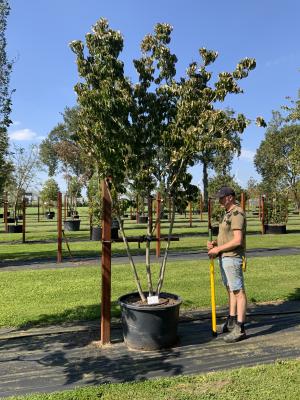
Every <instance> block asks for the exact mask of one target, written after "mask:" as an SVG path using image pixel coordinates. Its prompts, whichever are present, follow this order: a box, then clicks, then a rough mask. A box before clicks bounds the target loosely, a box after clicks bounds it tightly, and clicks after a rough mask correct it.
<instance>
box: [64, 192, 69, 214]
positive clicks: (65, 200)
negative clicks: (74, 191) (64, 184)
mask: <svg viewBox="0 0 300 400" xmlns="http://www.w3.org/2000/svg"><path fill="white" fill-rule="evenodd" d="M67 207H68V204H67V195H66V194H65V195H64V220H66V219H67Z"/></svg>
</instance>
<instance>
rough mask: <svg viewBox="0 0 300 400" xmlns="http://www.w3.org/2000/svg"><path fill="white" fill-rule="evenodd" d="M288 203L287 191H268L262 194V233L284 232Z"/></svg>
mask: <svg viewBox="0 0 300 400" xmlns="http://www.w3.org/2000/svg"><path fill="white" fill-rule="evenodd" d="M288 205H289V201H288V195H287V193H284V192H275V193H274V192H273V193H272V192H270V193H268V194H267V195H264V221H263V223H264V233H271V234H272V233H273V234H282V233H286V225H287V221H288Z"/></svg>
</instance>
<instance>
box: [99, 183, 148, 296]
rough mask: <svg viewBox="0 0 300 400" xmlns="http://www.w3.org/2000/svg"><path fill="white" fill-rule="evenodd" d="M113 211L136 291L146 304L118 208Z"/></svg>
mask: <svg viewBox="0 0 300 400" xmlns="http://www.w3.org/2000/svg"><path fill="white" fill-rule="evenodd" d="M107 189H108V193H109V196H110V199H111V203H112V204H113V199H112V194H111V191H110V188H109V185H107ZM115 209H116V218H117V220H118V223H119V226H120V231H121V234H122V238H123V242H124V244H125V248H126V252H127V256H128V259H129V262H130V266H131V268H132V271H133V275H134V279H135V283H136V286H137V290H138V292H139V295H140V298H141V300H142V301H143V302H144V303H145V302H146V297H145V295H144V293H143V290H142V286H141V282H140V279H139V276H138V272H137V269H136V266H135V263H134V261H133V258H132V255H131V252H130V247H129V243H128V240H127V237H126V234H125V231H124V227H123V224H122V221H121V217H120V212H119V207H115Z"/></svg>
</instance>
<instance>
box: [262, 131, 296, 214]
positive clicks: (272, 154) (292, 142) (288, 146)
mask: <svg viewBox="0 0 300 400" xmlns="http://www.w3.org/2000/svg"><path fill="white" fill-rule="evenodd" d="M299 154H300V125H288V126H284V127H283V128H279V129H278V128H274V127H273V126H272V125H271V127H270V128H268V130H267V132H266V135H265V139H264V140H263V141H262V142H261V144H260V146H259V148H258V150H257V152H256V155H255V158H254V164H255V167H256V170H257V172H258V173H259V174H261V176H262V178H263V182H262V183H263V187H264V189H265V191H266V192H268V193H273V192H276V191H279V192H280V191H282V190H285V191H291V193H292V194H293V199H294V201H295V203H296V205H297V207H298V209H299V208H300V192H299V181H300V157H299Z"/></svg>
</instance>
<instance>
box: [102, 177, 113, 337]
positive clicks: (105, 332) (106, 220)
mask: <svg viewBox="0 0 300 400" xmlns="http://www.w3.org/2000/svg"><path fill="white" fill-rule="evenodd" d="M107 185H109V180H108V179H107V181H104V180H103V181H102V201H103V219H102V256H101V276H102V291H101V332H100V335H101V344H102V345H105V344H108V343H110V308H111V200H110V196H109V192H108V188H107Z"/></svg>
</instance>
